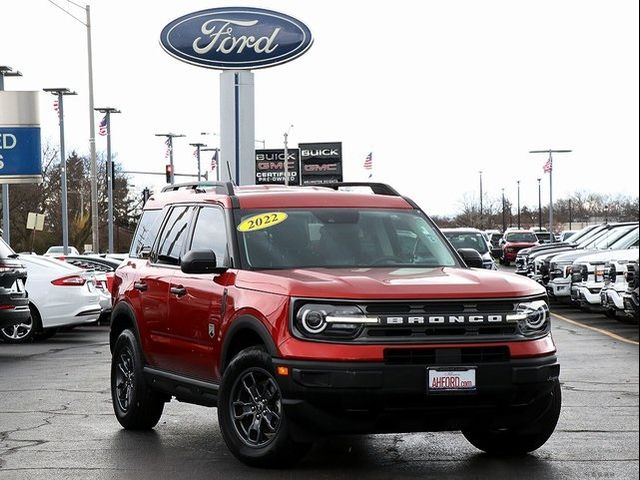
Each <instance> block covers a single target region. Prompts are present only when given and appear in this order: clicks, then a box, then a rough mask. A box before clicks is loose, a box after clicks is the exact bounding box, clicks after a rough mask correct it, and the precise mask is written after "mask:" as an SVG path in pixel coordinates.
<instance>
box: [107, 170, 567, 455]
mask: <svg viewBox="0 0 640 480" xmlns="http://www.w3.org/2000/svg"><path fill="white" fill-rule="evenodd" d="M364 186H366V187H368V188H370V189H371V190H372V192H373V193H368V192H367V193H364V192H363V191H362V190H363V188H356V187H364ZM343 187H348V188H350V189H351V191H343V190H341V189H343ZM165 190H166V191H164V192H163V193H161V194H158V195H154V196H152V197H151V198H150V199H149V200H148V202H147V204H146V205H145V207H144V212H143V214H142V216H141V218H140V221H139V225H138V228H137V230H136V233H135V236H134V239H133V243H132V246H131V252H130V258H129V259H128V260H127V261H126V262H125V263H124V264H123V265H122V266H121V267H119V268H118V269H117V270H116V276H115V279H114V284H113V299H114V308H113V314H112V323H111V332H110V346H111V351H112V368H111V392H112V399H113V407H114V411H115V414H116V417H117V419H118V421H119V422H120V424H121V425H122V426H123V427H124V428H127V429H150V428H153V427H154V426H155V425H156V423H157V422H158V420H159V419H160V416H161V415H162V411H163V407H164V404H165V403H166V402H168V401H170V400H171V399H172V398H176V399H177V400H179V401H182V402H189V403H195V404H199V405H204V406H209V407H217V414H218V422H219V425H220V428H221V431H222V434H223V437H224V440H225V442H226V444H227V446H228V447H229V449H230V450H231V452H232V453H233V454H234V455H235V456H236V457H237V458H238V459H240V460H241V461H243V462H245V463H247V464H250V465H257V466H277V465H283V464H287V463H291V462H294V461H296V460H298V459H300V458H301V457H302V456H303V455H304V454H305V452H306V451H307V449H308V448H309V446H310V445H311V443H312V442H313V441H314V439H316V438H318V437H319V436H323V435H328V434H332V433H378V432H423V431H443V430H461V431H462V433H463V434H464V436H465V437H466V438H467V439H468V440H469V441H470V442H471V443H472V444H473V445H475V446H476V447H477V448H479V449H481V450H484V451H486V452H490V453H493V454H505V455H513V454H524V453H526V452H530V451H533V450H536V449H537V448H539V447H540V446H541V445H543V444H544V443H545V442H546V441H547V439H548V438H549V437H550V436H551V434H552V432H553V431H554V429H555V426H556V422H557V420H558V416H559V413H560V405H561V400H560V394H561V392H560V384H559V381H558V375H559V370H560V367H559V364H558V360H557V358H556V355H555V353H556V349H555V345H554V342H553V340H552V337H551V332H550V328H551V327H550V313H549V308H548V306H547V298H546V292H545V290H544V288H543V287H542V286H540V285H538V284H536V283H535V282H533V281H531V280H529V279H527V278H523V277H520V276H517V275H514V274H504V273H499V272H495V271H490V270H486V269H482V268H477V269H476V268H470V266H476V267H481V266H482V259H481V258H480V256H479V254H478V253H477V252H476V251H475V250H464V249H463V250H460V251H456V250H455V249H453V247H452V246H451V244H450V243H449V242H448V241H447V240H446V238H445V237H444V236H443V235H442V234H441V232H440V231H439V230H438V228H437V227H436V226H435V225H434V224H433V222H432V221H431V220H430V219H429V218H428V217H427V216H426V215H425V214H424V213H423V212H422V211H421V210H420V208H419V207H418V206H417V205H416V204H415V203H413V202H412V201H411V200H409V199H407V198H405V197H402V196H401V195H399V194H398V193H397V192H396V191H395V190H394V189H392V188H391V187H389V186H387V185H384V184H366V185H363V184H353V183H345V184H336V185H332V186H329V187H278V186H260V187H256V186H247V187H234V186H233V185H232V184H228V183H216V182H202V183H194V184H183V185H175V186H170V187H167V188H165ZM465 259H466V261H465ZM468 265H469V266H468Z"/></svg>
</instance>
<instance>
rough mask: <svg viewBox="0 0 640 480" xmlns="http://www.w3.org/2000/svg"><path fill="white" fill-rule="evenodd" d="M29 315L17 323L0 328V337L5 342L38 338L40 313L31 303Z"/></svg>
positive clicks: (24, 341)
mask: <svg viewBox="0 0 640 480" xmlns="http://www.w3.org/2000/svg"><path fill="white" fill-rule="evenodd" d="M29 311H30V312H31V316H30V317H29V319H27V320H25V321H24V322H22V323H19V324H17V325H11V326H9V327H6V328H2V329H0V338H2V340H3V341H4V342H6V343H28V342H32V341H34V340H35V339H37V338H38V333H39V332H41V331H42V320H41V319H40V314H39V313H38V311H37V310H36V308H35V307H34V306H33V305H29Z"/></svg>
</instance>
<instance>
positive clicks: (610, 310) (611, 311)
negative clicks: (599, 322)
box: [604, 309, 618, 320]
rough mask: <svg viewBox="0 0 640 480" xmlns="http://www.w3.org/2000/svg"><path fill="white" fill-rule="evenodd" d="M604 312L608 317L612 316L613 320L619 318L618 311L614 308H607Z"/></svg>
mask: <svg viewBox="0 0 640 480" xmlns="http://www.w3.org/2000/svg"><path fill="white" fill-rule="evenodd" d="M604 314H605V315H606V316H607V317H608V318H612V319H613V320H616V319H617V318H618V312H616V311H615V310H612V309H607V310H605V311H604Z"/></svg>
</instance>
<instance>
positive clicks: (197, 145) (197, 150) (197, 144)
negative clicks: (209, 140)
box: [189, 142, 206, 181]
mask: <svg viewBox="0 0 640 480" xmlns="http://www.w3.org/2000/svg"><path fill="white" fill-rule="evenodd" d="M189 145H191V146H192V147H196V159H197V160H198V181H200V177H201V175H200V172H201V170H200V149H201V148H202V147H206V144H204V143H199V142H196V143H190V144H189Z"/></svg>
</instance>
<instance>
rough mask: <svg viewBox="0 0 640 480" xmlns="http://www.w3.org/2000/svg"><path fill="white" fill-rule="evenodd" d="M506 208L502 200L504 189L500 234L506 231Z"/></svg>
mask: <svg viewBox="0 0 640 480" xmlns="http://www.w3.org/2000/svg"><path fill="white" fill-rule="evenodd" d="M506 208H507V207H506V206H505V200H504V188H503V189H502V232H503V233H504V232H506V231H507V217H506Z"/></svg>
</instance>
